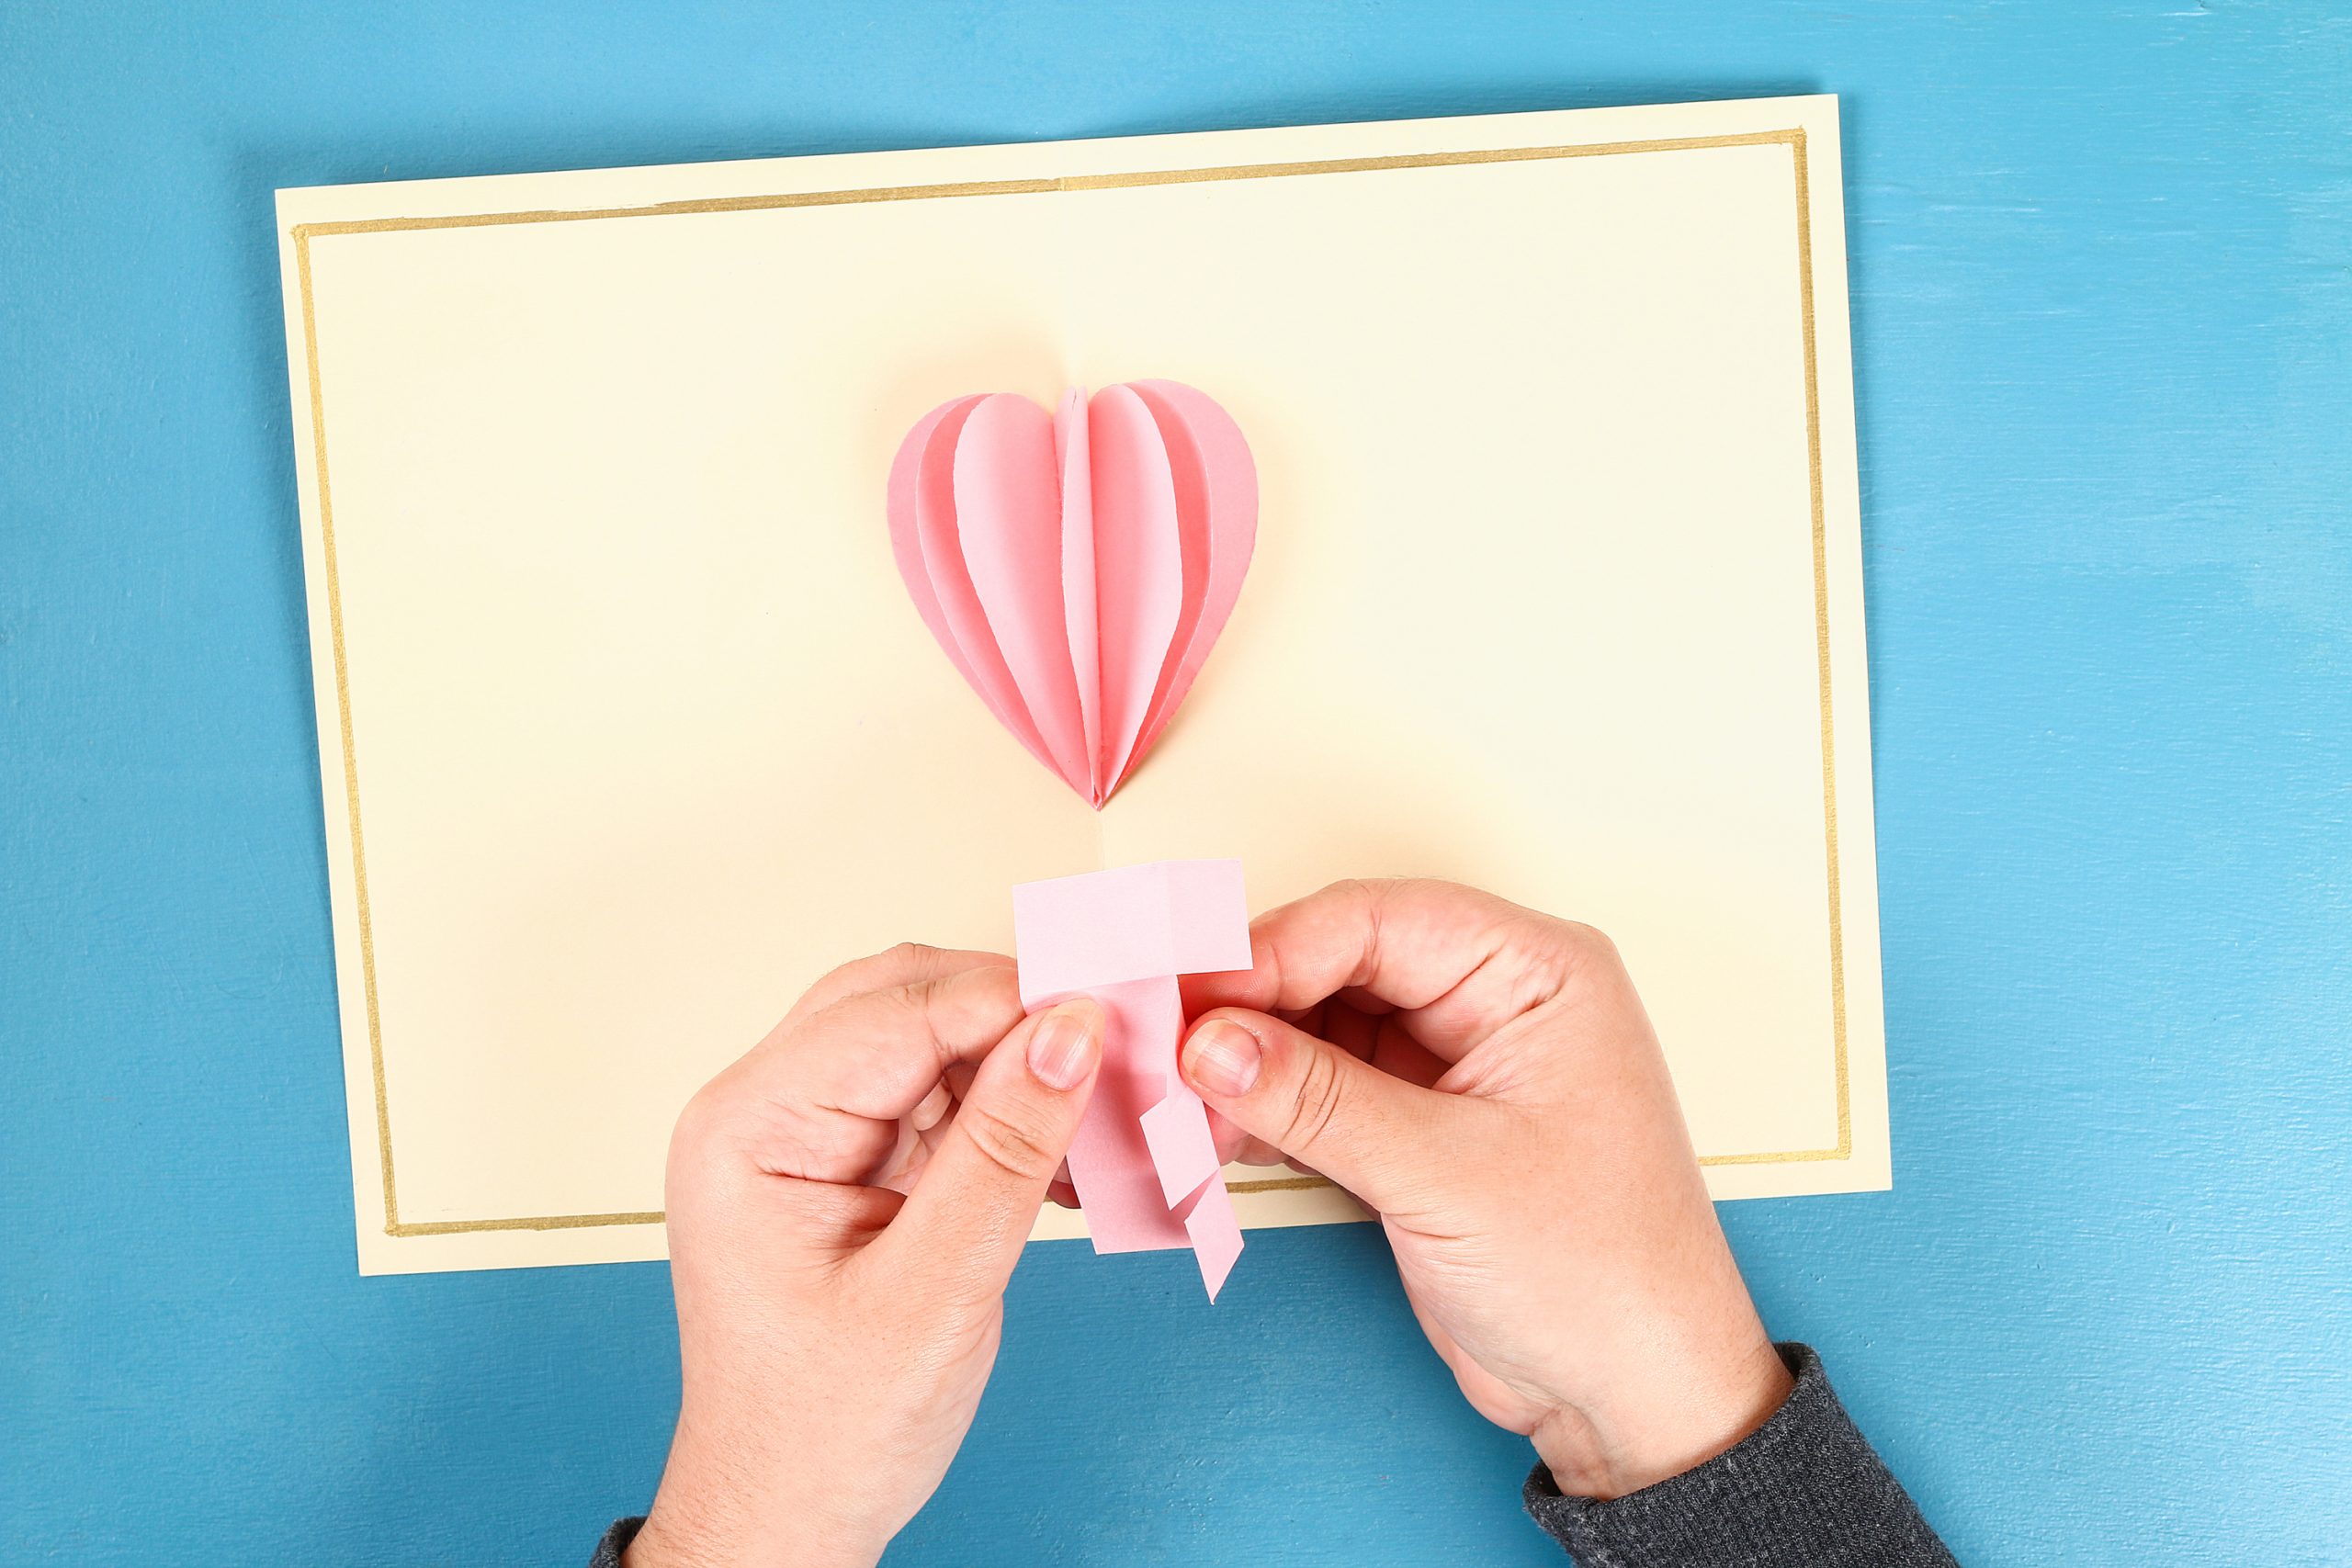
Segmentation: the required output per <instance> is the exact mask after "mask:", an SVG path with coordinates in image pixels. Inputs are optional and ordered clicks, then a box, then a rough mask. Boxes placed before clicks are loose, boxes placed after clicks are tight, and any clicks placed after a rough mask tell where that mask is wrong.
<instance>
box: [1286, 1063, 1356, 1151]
mask: <svg viewBox="0 0 2352 1568" xmlns="http://www.w3.org/2000/svg"><path fill="white" fill-rule="evenodd" d="M1346 1082H1347V1080H1346V1078H1345V1077H1342V1076H1341V1074H1340V1064H1339V1063H1338V1062H1337V1061H1336V1060H1334V1059H1333V1057H1332V1055H1331V1053H1330V1052H1329V1051H1311V1052H1309V1053H1308V1054H1307V1057H1306V1068H1305V1069H1304V1070H1303V1071H1302V1072H1301V1073H1300V1074H1299V1077H1298V1092H1297V1093H1296V1095H1295V1096H1294V1097H1293V1098H1292V1100H1291V1108H1290V1123H1289V1125H1288V1126H1287V1127H1286V1128H1285V1129H1284V1130H1283V1139H1282V1144H1283V1147H1284V1148H1285V1149H1288V1150H1290V1151H1292V1152H1293V1153H1295V1154H1306V1153H1308V1152H1310V1151H1311V1150H1313V1149H1314V1148H1315V1147H1316V1146H1317V1145H1318V1144H1319V1143H1320V1142H1321V1141H1322V1138H1323V1134H1325V1133H1326V1132H1328V1131H1329V1128H1330V1126H1331V1123H1332V1122H1333V1121H1334V1120H1335V1119H1337V1117H1338V1116H1339V1114H1340V1100H1341V1099H1342V1097H1343V1095H1344V1093H1345V1088H1344V1086H1345V1084H1346Z"/></svg>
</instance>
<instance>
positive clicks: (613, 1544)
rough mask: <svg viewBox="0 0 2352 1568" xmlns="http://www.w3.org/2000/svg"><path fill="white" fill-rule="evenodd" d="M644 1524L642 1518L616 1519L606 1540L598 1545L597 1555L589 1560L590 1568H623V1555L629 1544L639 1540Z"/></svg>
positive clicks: (606, 1533)
mask: <svg viewBox="0 0 2352 1568" xmlns="http://www.w3.org/2000/svg"><path fill="white" fill-rule="evenodd" d="M644 1523H645V1519H644V1517H642V1516H639V1517H637V1518H634V1519H616V1520H615V1521H614V1522H613V1528H612V1529H608V1530H606V1531H605V1539H604V1540H600V1541H598V1542H597V1543H596V1555H595V1556H594V1557H591V1558H590V1559H589V1560H588V1568H621V1553H622V1552H624V1551H628V1543H629V1542H630V1541H633V1540H636V1539H637V1532H638V1529H639V1527H640V1526H642V1525H643V1524H644Z"/></svg>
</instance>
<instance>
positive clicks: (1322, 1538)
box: [0, 0, 2352, 1565]
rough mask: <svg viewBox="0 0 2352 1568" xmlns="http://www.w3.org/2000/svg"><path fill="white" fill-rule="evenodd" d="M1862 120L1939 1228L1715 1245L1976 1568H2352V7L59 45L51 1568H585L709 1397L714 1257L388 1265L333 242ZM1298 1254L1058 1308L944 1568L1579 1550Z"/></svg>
mask: <svg viewBox="0 0 2352 1568" xmlns="http://www.w3.org/2000/svg"><path fill="white" fill-rule="evenodd" d="M2331 9H2333V10H2334V11H2335V14H2334V15H2333V16H2331V15H2330V14H2329V13H2330V11H2331ZM1812 91H1832V92H1837V93H1839V94H1842V95H1844V97H1845V112H1846V132H1847V134H1846V152H1847V164H1846V188H1847V199H1848V206H1849V213H1850V229H1849V245H1850V248H1851V256H1852V265H1853V278H1854V321H1855V332H1856V337H1857V344H1856V346H1857V365H1858V369H1859V377H1860V419H1861V437H1862V472H1863V481H1864V518H1865V532H1866V539H1867V553H1868V568H1869V592H1870V596H1871V676H1872V681H1873V683H1874V685H1875V698H1874V717H1875V723H1876V728H1877V748H1878V750H1877V759H1876V760H1877V766H1878V784H1879V823H1878V826H1879V845H1880V855H1881V868H1882V897H1883V907H1884V918H1885V936H1886V978H1887V995H1888V1013H1889V1017H1888V1023H1889V1033H1890V1037H1891V1044H1890V1055H1891V1056H1892V1059H1893V1063H1894V1068H1893V1092H1894V1131H1895V1139H1896V1144H1895V1157H1896V1170H1897V1177H1896V1179H1897V1186H1896V1190H1894V1192H1893V1193H1892V1194H1888V1195H1877V1196H1869V1197H1856V1198H1849V1199H1830V1200H1813V1201H1793V1202H1774V1203H1751V1204H1747V1205H1738V1206H1734V1207H1733V1208H1731V1209H1729V1210H1728V1211H1727V1212H1726V1221H1727V1224H1729V1226H1730V1229H1731V1231H1732V1235H1733V1238H1734V1240H1735V1242H1736V1244H1737V1246H1738V1247H1739V1251H1740V1255H1741V1258H1742V1260H1743V1261H1744V1262H1745V1264H1746V1265H1747V1269H1748V1272H1749V1276H1750V1278H1751V1280H1753V1282H1754V1284H1755V1288H1756V1291H1757V1293H1758V1297H1759V1298H1760V1300H1761V1302H1762V1303H1763V1305H1764V1308H1765V1311H1766V1314H1767V1315H1768V1317H1769V1319H1770V1322H1771V1324H1772V1325H1773V1326H1774V1327H1775V1329H1777V1330H1778V1331H1779V1332H1781V1333H1782V1334H1786V1335H1791V1336H1799V1337H1805V1338H1808V1339H1811V1340H1813V1341H1814V1342H1815V1343H1816V1344H1818V1345H1820V1346H1821V1347H1823V1348H1824V1349H1825V1351H1826V1354H1827V1356H1828V1359H1829V1362H1830V1365H1831V1366H1832V1368H1833V1369H1834V1370H1835V1372H1836V1375H1837V1377H1838V1382H1839V1384H1840V1386H1841V1387H1842V1389H1843V1390H1844V1393H1845V1395H1846V1397H1847V1400H1848V1402H1849V1404H1851V1405H1852V1406H1853V1407H1854V1408H1855V1409H1856V1411H1858V1412H1859V1414H1860V1416H1861V1418H1862V1419H1863V1421H1864V1423H1865V1424H1866V1425H1867V1427H1869V1429H1870V1430H1871V1432H1872V1434H1873V1435H1874V1436H1875V1437H1876V1438H1877V1439H1878V1440H1879V1442H1880V1444H1881V1446H1882V1447H1883V1449H1884V1450H1886V1451H1887V1453H1888V1454H1889V1455H1890V1456H1891V1457H1892V1459H1893V1460H1894V1463H1895V1465H1896V1467H1897V1469H1898V1470H1899V1471H1900V1472H1902V1473H1903V1474H1904V1475H1905V1477H1906V1478H1907V1479H1908V1480H1909V1482H1910V1483H1911V1485H1912V1487H1913V1488H1914V1490H1915V1491H1916V1492H1917V1495H1919V1497H1920V1499H1921V1501H1922V1502H1923V1504H1924V1506H1926V1508H1927V1510H1928V1514H1929V1515H1930V1517H1932V1518H1933V1519H1934V1520H1935V1521H1936V1522H1937V1523H1938V1524H1939V1526H1940V1527H1941V1528H1942V1529H1944V1531H1945V1532H1946V1533H1947V1534H1948V1535H1949V1537H1950V1538H1951V1540H1952V1542H1953V1543H1954V1544H1955V1546H1956V1547H1957V1548H1958V1550H1959V1551H1960V1554H1961V1555H1962V1558H1963V1559H1964V1560H1965V1561H1967V1562H1971V1563H1978V1564H1984V1563H1996V1564H1997V1563H2018V1564H2025V1563H2043V1562H2069V1563H2075V1564H2097V1563H2133V1564H2137V1563H2143V1562H2187V1561H2205V1560H2218V1561H2226V1562H2267V1563H2317V1562H2345V1561H2346V1560H2347V1554H2352V1545H2347V1544H2346V1540H2347V1536H2346V1531H2347V1529H2352V1415H2347V1410H2352V1382H2347V1373H2346V1366H2347V1362H2352V1156H2347V1147H2352V1066H2347V1063H2352V740H2348V739H2347V734H2348V733H2352V502H2347V497H2352V21H2347V19H2346V16H2345V14H2344V13H2343V12H2342V10H2341V8H2340V7H2328V6H2261V5H2253V4H2245V3H2238V0H2213V3H2212V4H2211V5H2207V6H2199V5H2197V4H2195V3H2194V0H2165V3H2159V4H2142V3H2137V0H2131V3H2118V0H2110V3H2109V4H2105V5H2100V6H2071V5H2044V6H2026V5H2014V4H2000V3H1996V0H1958V3H1956V4H1952V5H1949V6H1926V5H1879V6H1852V7H1849V6H1829V5H1819V4H1802V5H1789V6H1778V7H1774V8H1769V9H1768V8H1762V7H1753V8H1740V9H1737V10H1734V9H1730V8H1725V9H1724V10H1721V11H1718V10H1716V9H1713V8H1712V7H1708V6H1701V5H1697V4H1665V5H1657V6H1613V7H1600V6H1439V5H1432V4H1413V3H1409V0H1408V3H1398V4H1390V5H1373V4H1364V5H1341V4H1309V5H1294V6H1266V5H1261V4H1257V3H1254V0H1216V3H1214V4H1204V3H1199V0H1193V3H1187V4H1170V5H1166V6H1152V7H1148V8H1147V7H1141V6H1083V5H1068V6H1064V5H1053V6H1046V5H1035V6H1022V7H1014V6H930V5H920V4H914V3H911V0H909V3H894V4H869V5H863V6H839V7H832V8H831V9H830V10H829V11H827V12H826V13H825V14H822V15H801V16H790V15H786V14H784V10H783V8H780V7H771V6H761V5H756V4H751V3H748V0H747V3H743V4H727V3H720V4H710V5H702V6H691V7H687V6H673V7H647V8H643V9H641V10H629V11H627V12H623V11H620V10H617V9H614V10H607V9H605V8H603V7H594V6H561V5H553V4H548V3H546V0H532V3H528V4H518V5H510V6H497V7H483V8H481V10H480V11H478V12H476V11H469V10H466V9H463V8H459V7H455V6H441V5H408V6H389V7H388V6H373V5H366V4H360V3H358V0H315V3H313V4H311V5H308V6H300V7H262V6H240V5H225V4H219V3H217V0H187V3H181V4H174V5H160V4H158V5H148V6H105V7H100V6H83V5H79V4H74V5H66V4H55V3H47V0H17V3H16V4H13V5H10V6H6V8H5V9H0V378H4V379H0V1053H5V1055H0V1062H4V1063H5V1066H0V1072H5V1075H6V1077H5V1083H6V1097H5V1101H0V1104H4V1105H5V1119H6V1131H5V1133H0V1290H5V1303H0V1350H4V1351H5V1354H4V1355H0V1511H5V1514H6V1517H7V1520H8V1525H7V1536H8V1540H9V1555H10V1558H11V1560H12V1561H16V1560H22V1561H27V1562H74V1563H115V1562H148V1563H174V1564H185V1563H196V1562H232V1561H235V1562H394V1561H398V1562H570V1561H572V1560H575V1559H579V1558H582V1557H584V1555H585V1552H586V1550H587V1547H588V1544H589V1543H590V1541H591V1540H593V1539H594V1536H595V1534H596V1532H597V1531H598V1529H601V1528H602V1526H603V1524H604V1522H605V1518H606V1517H608V1516H610V1515H612V1514H615V1513H616V1512H622V1511H628V1510H633V1509H636V1508H639V1507H640V1506H643V1504H644V1502H645V1501H646V1499H647V1497H648V1495H649V1494H650V1489H651V1486H652V1483H653V1481H654V1478H655V1475H656V1472H657V1469H658V1466H659V1463H660V1459H661V1455H662V1448H663V1443H664V1440H665V1437H666V1429H667V1425H668V1422H669V1419H670V1417H671V1415H672V1411H673V1401H674V1399H675V1396H676V1383H675V1373H674V1371H673V1365H672V1357H673V1353H674V1342H673V1332H672V1327H671V1324H670V1318H669V1301H668V1289H667V1276H666V1274H665V1272H664V1270H663V1269H662V1268H660V1267H657V1266H644V1267H628V1268H608V1269H551V1270H541V1271H537V1272H522V1273H508V1274H477V1275H470V1276H450V1277H437V1278H436V1277H424V1278H411V1279H387V1280H360V1279H359V1278H358V1277H357V1276H356V1272H355V1269H354V1265H353V1259H352V1244H351V1235H350V1228H351V1209H350V1191H349V1174H348V1170H347V1167H346V1156H345V1143H344V1130H343V1105H342V1089H341V1079H340V1074H339V1068H338V1060H339V1058H338V1049H339V1047H338V1043H337V1038H336V1025H335V1013H334V976H333V973H332V965H331V959H330V953H329V946H328V917H327V901H326V885H325V873H324V867H323V864H322V840H321V829H320V807H319V799H318V773H317V768H316V763H315V760H314V759H315V753H314V739H313V736H312V733H311V697H310V689H309V674H308V669H309V667H308V664H307V662H306V657H305V651H304V631H303V618H302V593H301V583H300V556H299V550H298V547H297V534H296V523H295V502H294V483H293V476H292V470H291V466H290V460H289V440H288V411H287V392H286V376H285V366H284V348H283V344H282V341H281V333H280V318H279V315H278V285H277V259H276V252H275V248H274V244H273V241H272V234H271V207H270V193H271V190H272V189H273V187H275V186H284V185H301V184H313V183H322V182H331V181H345V180H365V179H372V178H378V177H382V176H392V177H405V178H413V177H420V176H430V175H461V174H476V173H487V172H493V171H507V170H533V169H557V168H572V167H582V166H593V165H601V164H627V163H652V162H669V161H673V160H686V159H700V158H730V157H738V156H749V155H755V154H773V153H791V152H833V151H845V150H854V149H864V148H875V147H899V146H921V145H929V144H937V143H943V142H959V141H1009V140H1020V139H1026V138H1038V137H1060V136H1084V135H1095V134H1104V133H1114V132H1144V131H1159V130H1193V129H1207V128H1217V127H1228V126H1250V125H1271V124H1281V123H1288V122H1297V121H1313V120H1331V119H1352V118H1385V117H1392V116H1405V115H1434V114H1453V113H1462V112H1479V111H1496V110H1510V109H1530V108H1550V107H1576V106H1583V105H1596V104H1618V103H1645V102H1652V101H1660V100H1669V99H1686V98H1706V97H1723V96H1753V95H1758V94H1771V93H1784V92H1812ZM1252 1246H1253V1250H1252V1253H1251V1257H1250V1264H1249V1266H1248V1267H1247V1268H1245V1269H1243V1270H1242V1271H1241V1273H1240V1274H1239V1275H1238V1277H1237V1279H1236V1281H1235V1283H1234V1285H1233V1287H1232V1289H1231V1291H1230V1292H1229V1293H1228V1295H1227V1299H1226V1303H1225V1304H1222V1305H1220V1306H1219V1307H1218V1308H1217V1309H1216V1311H1215V1312H1214V1313H1208V1312H1204V1311H1203V1310H1202V1309H1201V1307H1200V1305H1199V1303H1198V1299H1197V1298H1198V1291H1197V1287H1196V1286H1195V1285H1194V1284H1193V1281H1192V1280H1190V1279H1189V1278H1188V1274H1187V1270H1188V1268H1189V1265H1187V1264H1185V1263H1184V1262H1183V1261H1182V1259H1181V1258H1143V1259H1132V1260H1125V1259H1123V1260H1120V1261H1119V1262H1118V1263H1117V1264H1115V1265H1111V1266H1097V1265H1096V1264H1095V1263H1094V1261H1093V1260H1092V1259H1091V1258H1090V1257H1089V1256H1088V1255H1087V1254H1086V1252H1085V1249H1084V1248H1083V1247H1075V1246H1069V1245H1063V1246H1056V1247H1039V1248H1034V1249H1032V1252H1031V1254H1030V1256H1029V1258H1028V1259H1027V1260H1026V1262H1025V1263H1024V1264H1023V1268H1022V1270H1021V1273H1020V1276H1019V1278H1018V1280H1016V1282H1015V1285H1014V1288H1013V1292H1012V1321H1011V1325H1010V1330H1009V1333H1008V1336H1007V1348H1006V1351H1005V1354H1004V1358H1003V1361H1002V1363H1001V1366H1000V1367H999V1369H998V1373H997V1378H996V1382H995V1383H994V1384H993V1385H992V1387H991V1389H990V1392H989V1398H988V1403H987V1404H986V1406H985V1408H984V1409H983V1411H982V1413H981V1416H980V1421H979V1425H978V1428H977V1429H976V1430H975V1432H974V1434H973V1436H972V1439H971V1441H970V1443H969V1445H968V1446H967V1450H966V1453H965V1455H964V1458H963V1459H962V1461H960V1463H959V1467H958V1469H957V1470H956V1472H955V1473H954V1474H953V1475H952V1476H951V1477H950V1478H949V1480H948V1483H947V1484H946V1487H945V1489H944V1491H943V1492H942V1493H941V1495H940V1496H939V1498H938V1500H937V1502H936V1503H935V1504H934V1505H933V1508H932V1509H931V1511H930V1512H929V1513H928V1514H927V1515H926V1516H925V1517H923V1518H922V1520H921V1521H920V1522H919V1523H918V1524H917V1525H916V1527H915V1528H914V1529H913V1531H912V1532H911V1534H910V1537H909V1538H908V1539H907V1540H905V1541H904V1543H903V1544H902V1546H901V1548H900V1549H899V1551H897V1552H896V1553H895V1554H894V1557H893V1561H894V1562H908V1563H916V1562H1024V1563H1026V1562H1070V1563H1080V1562H1084V1563H1127V1562H1184V1563H1217V1564H1225V1563H1231V1564H1253V1565H1254V1564H1258V1563H1261V1562H1285V1563H1306V1564H1313V1563H1321V1562H1329V1563H1348V1564H1420V1563H1428V1562H1439V1561H1464V1562H1495V1563H1508V1562H1527V1563H1539V1562H1554V1561H1557V1560H1558V1559H1557V1557H1556V1555H1555V1553H1554V1551H1553V1550H1552V1549H1551V1548H1550V1546H1549V1545H1548V1543H1546V1542H1545V1541H1544V1540H1542V1539H1541V1538H1540V1537H1538V1536H1536V1535H1535V1534H1534V1532H1533V1531H1532V1529H1531V1528H1529V1527H1528V1526H1527V1525H1526V1524H1525V1523H1524V1521H1522V1520H1521V1517H1519V1514H1518V1510H1517V1505H1516V1502H1515V1498H1514V1494H1515V1489H1516V1487H1517V1485H1518V1482H1519V1478H1520V1474H1521V1469H1522V1467H1523V1465H1524V1462H1525V1460H1526V1454H1525V1452H1524V1450H1523V1448H1522V1446H1521V1444H1519V1443H1518V1442H1517V1441H1515V1440H1514V1439H1511V1438H1506V1437H1504V1436H1501V1435H1499V1434H1498V1433H1495V1432H1493V1431H1490V1430H1489V1429H1487V1427H1484V1426H1482V1425H1481V1424H1480V1423H1479V1421H1478V1420H1477V1419H1476V1417H1475V1416H1472V1415H1471V1414H1470V1413H1469V1412H1468V1410H1467V1409H1465V1408H1464V1406H1463V1405H1462V1404H1460V1403H1459V1401H1458V1400H1457V1399H1456V1398H1455V1396H1454V1394H1453V1391H1452V1388H1451V1385H1450V1383H1449V1382H1448V1381H1447V1379H1446V1378H1445V1376H1444V1375H1443V1374H1442V1371H1440V1370H1439V1367H1438V1365H1437V1363H1436V1361H1435V1360H1434V1359H1433V1358H1432V1357H1431V1356H1430V1354H1429V1353H1428V1352H1427V1350H1426V1349H1425V1348H1423V1346H1422V1344H1421V1341H1420V1340H1419V1337H1418V1336H1417V1335H1416V1334H1415V1333H1414V1330H1413V1325H1412V1323H1411V1320H1410V1318H1409V1317H1408V1314H1407V1313H1406V1311H1405V1309H1404V1306H1403V1304H1402V1303H1401V1300H1400V1299H1399V1297H1398V1294H1397V1289H1396V1286H1395V1284H1394V1280H1393V1277H1392V1274H1391V1272H1390V1270H1389V1269H1388V1268H1387V1267H1386V1265H1385V1261H1384V1258H1383V1254H1382V1252H1381V1249H1380V1247H1379V1246H1378V1243H1377V1239H1376V1237H1375V1236H1374V1233H1373V1232H1372V1231H1370V1230H1369V1229H1366V1228H1363V1227H1351V1228H1342V1229H1329V1230H1318V1231H1294V1232H1286V1233H1276V1234H1268V1235H1261V1236H1260V1237H1258V1238H1257V1239H1256V1240H1255V1241H1254V1242H1253V1244H1252ZM1141 1348H1150V1353H1149V1354H1148V1355H1139V1354H1138V1351H1139V1349H1141ZM789 1414H790V1413H787V1412H779V1416H781V1417H784V1418H789Z"/></svg>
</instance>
